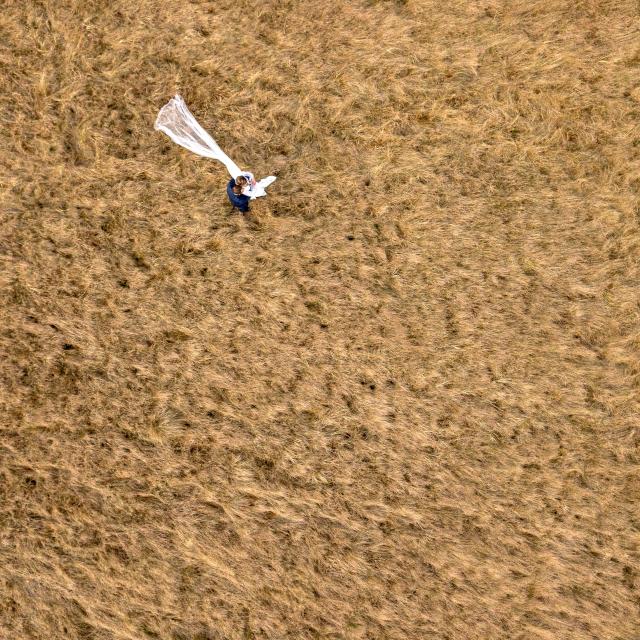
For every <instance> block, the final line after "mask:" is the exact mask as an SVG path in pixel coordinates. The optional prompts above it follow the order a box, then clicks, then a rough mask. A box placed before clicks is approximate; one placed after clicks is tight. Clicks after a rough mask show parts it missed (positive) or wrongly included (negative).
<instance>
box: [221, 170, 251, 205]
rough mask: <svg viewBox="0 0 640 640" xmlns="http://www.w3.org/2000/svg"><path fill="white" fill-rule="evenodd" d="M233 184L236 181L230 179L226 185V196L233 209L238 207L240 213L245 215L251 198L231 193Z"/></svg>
mask: <svg viewBox="0 0 640 640" xmlns="http://www.w3.org/2000/svg"><path fill="white" fill-rule="evenodd" d="M235 183H236V181H235V180H234V179H233V178H231V180H229V182H228V183H227V195H228V196H229V201H230V202H231V204H232V205H233V206H234V207H238V209H240V211H242V213H246V212H247V211H249V200H251V198H249V196H245V195H243V194H236V193H233V186H234V185H235Z"/></svg>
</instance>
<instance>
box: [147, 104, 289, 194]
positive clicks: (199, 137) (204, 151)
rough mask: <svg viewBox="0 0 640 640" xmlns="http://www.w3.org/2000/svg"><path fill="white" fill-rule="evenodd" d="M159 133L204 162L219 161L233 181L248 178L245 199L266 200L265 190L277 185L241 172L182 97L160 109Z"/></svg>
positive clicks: (270, 180)
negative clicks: (262, 197)
mask: <svg viewBox="0 0 640 640" xmlns="http://www.w3.org/2000/svg"><path fill="white" fill-rule="evenodd" d="M154 129H156V131H162V132H163V133H166V134H167V135H168V136H169V137H170V138H171V139H172V140H173V141H174V142H175V143H176V144H179V145H180V146H181V147H184V148H185V149H189V151H193V153H197V154H198V155H199V156H204V157H205V158H213V159H214V160H219V161H220V162H222V164H224V166H225V167H227V170H228V171H229V173H230V174H231V177H232V178H237V177H238V176H244V177H245V178H247V182H248V184H247V186H246V187H245V188H244V189H243V191H242V192H243V193H244V195H247V196H249V197H250V198H251V199H252V200H254V199H255V198H259V197H260V196H266V195H267V192H266V191H265V189H266V188H267V187H268V186H269V185H270V184H271V183H272V182H275V180H276V177H275V176H267V177H266V178H263V179H262V180H258V181H256V179H255V178H254V177H253V174H252V173H250V172H249V171H241V170H240V167H239V166H238V165H237V164H236V163H235V162H234V161H233V160H232V159H231V158H230V157H229V156H228V155H227V154H226V153H225V152H224V151H223V150H222V149H221V148H220V147H219V146H218V143H217V142H216V141H215V140H214V139H213V138H212V137H211V136H210V135H209V134H208V133H207V132H206V131H205V130H204V129H203V128H202V127H201V126H200V125H199V124H198V121H197V120H196V119H195V118H194V117H193V114H192V113H191V111H189V109H188V108H187V105H186V104H185V102H184V100H183V99H182V97H181V96H175V98H171V100H169V102H167V104H165V105H164V107H162V109H160V112H159V113H158V117H157V118H156V123H155V125H154Z"/></svg>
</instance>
